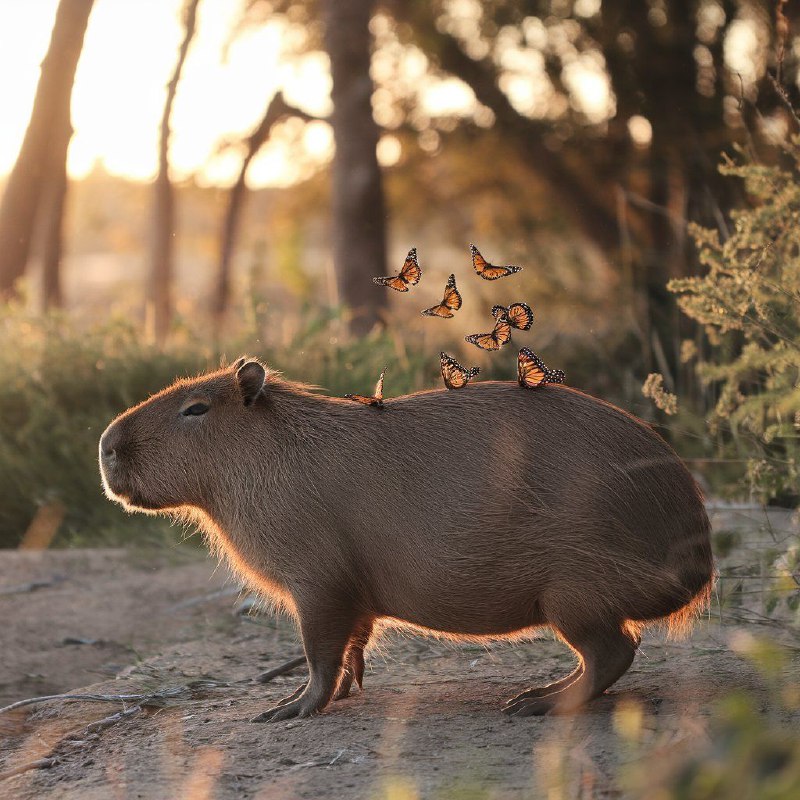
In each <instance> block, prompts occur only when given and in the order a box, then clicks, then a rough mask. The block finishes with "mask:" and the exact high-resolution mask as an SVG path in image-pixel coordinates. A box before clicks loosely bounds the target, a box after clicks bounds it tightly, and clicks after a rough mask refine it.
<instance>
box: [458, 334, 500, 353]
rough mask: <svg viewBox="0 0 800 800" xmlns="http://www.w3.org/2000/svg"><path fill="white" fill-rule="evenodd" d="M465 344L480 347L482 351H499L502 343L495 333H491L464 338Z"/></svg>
mask: <svg viewBox="0 0 800 800" xmlns="http://www.w3.org/2000/svg"><path fill="white" fill-rule="evenodd" d="M464 341H465V342H469V343H470V344H474V345H475V347H480V349H481V350H499V349H500V342H498V341H497V339H496V338H495V335H494V331H492V332H491V333H472V334H470V335H469V336H465V337H464Z"/></svg>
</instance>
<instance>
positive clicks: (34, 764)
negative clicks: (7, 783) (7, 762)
mask: <svg viewBox="0 0 800 800" xmlns="http://www.w3.org/2000/svg"><path fill="white" fill-rule="evenodd" d="M57 763H58V759H57V758H39V759H37V760H36V761H29V762H28V763H27V764H20V765H19V766H18V767H14V769H9V770H6V771H5V772H0V781H4V780H6V779H7V778H13V777H14V776H15V775H22V774H23V773H24V772H30V771H31V770H32V769H49V768H50V767H52V766H55V765H56V764H57Z"/></svg>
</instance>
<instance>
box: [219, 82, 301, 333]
mask: <svg viewBox="0 0 800 800" xmlns="http://www.w3.org/2000/svg"><path fill="white" fill-rule="evenodd" d="M288 116H293V117H300V118H301V119H305V120H310V119H314V118H313V117H311V116H310V115H308V114H306V113H305V112H303V111H300V109H298V108H294V106H290V105H289V104H288V103H287V102H286V100H284V97H283V94H282V93H281V92H278V93H277V94H276V95H275V96H274V97H273V98H272V100H271V101H270V103H269V105H268V106H267V109H266V111H265V112H264V116H263V117H262V119H261V122H260V123H259V125H258V127H257V128H256V129H255V130H254V131H253V133H252V134H250V136H249V137H248V139H247V152H246V153H245V156H244V159H243V160H242V166H241V168H240V170H239V175H238V177H237V178H236V183H234V185H233V186H232V187H231V190H230V194H229V195H228V207H227V209H226V211H225V218H224V220H223V223H222V233H221V234H220V244H219V261H218V264H217V279H216V285H215V291H214V297H213V300H212V307H211V312H212V316H213V318H214V335H215V338H217V339H218V338H219V336H220V334H221V332H222V327H223V325H224V322H225V315H226V313H227V311H228V305H229V304H230V295H231V261H232V259H233V253H234V250H235V249H236V239H237V236H238V232H239V219H240V217H241V214H242V209H243V208H244V200H245V195H246V192H247V182H246V178H247V169H248V167H249V166H250V162H251V161H252V160H253V158H254V157H255V156H256V154H257V153H258V151H259V150H260V149H261V146H262V145H263V144H264V142H266V140H267V139H268V138H269V135H270V133H271V131H272V128H273V127H274V126H275V125H276V124H277V123H278V122H279V121H280V120H282V119H285V118H286V117H288Z"/></svg>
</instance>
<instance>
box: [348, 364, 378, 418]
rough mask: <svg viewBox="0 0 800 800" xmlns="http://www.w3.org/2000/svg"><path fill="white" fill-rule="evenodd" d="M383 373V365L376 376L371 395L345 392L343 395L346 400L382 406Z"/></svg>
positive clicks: (376, 406)
mask: <svg viewBox="0 0 800 800" xmlns="http://www.w3.org/2000/svg"><path fill="white" fill-rule="evenodd" d="M385 374H386V368H385V367H384V368H383V371H382V372H381V376H380V378H378V382H377V383H376V384H375V391H374V392H373V393H372V397H368V396H367V395H363V394H346V395H345V397H346V398H347V399H348V400H352V401H353V402H355V403H361V404H362V405H365V406H374V407H375V408H383V376H384V375H385Z"/></svg>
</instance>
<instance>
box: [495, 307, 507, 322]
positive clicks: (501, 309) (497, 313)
mask: <svg viewBox="0 0 800 800" xmlns="http://www.w3.org/2000/svg"><path fill="white" fill-rule="evenodd" d="M501 314H505V315H506V316H508V309H507V308H506V307H505V306H492V316H493V317H494V318H495V319H497V318H498V317H499V316H500V315H501Z"/></svg>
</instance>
